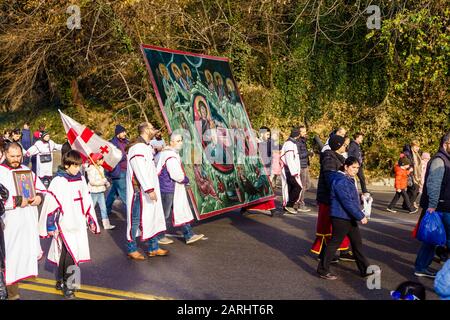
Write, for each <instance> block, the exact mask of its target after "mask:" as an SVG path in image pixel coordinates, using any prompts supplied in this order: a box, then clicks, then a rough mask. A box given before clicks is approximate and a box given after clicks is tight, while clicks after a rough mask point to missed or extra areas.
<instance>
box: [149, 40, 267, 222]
mask: <svg viewBox="0 0 450 320" xmlns="http://www.w3.org/2000/svg"><path fill="white" fill-rule="evenodd" d="M141 50H142V53H143V55H144V59H145V62H146V64H147V68H148V71H149V74H150V78H151V81H152V84H153V88H154V90H155V93H156V97H157V99H158V103H159V106H160V108H161V111H162V114H163V116H164V120H165V122H166V125H167V127H168V129H169V132H177V133H180V134H182V135H183V141H184V144H183V148H182V150H181V151H180V155H181V158H182V162H183V167H184V170H185V173H186V175H187V176H188V178H189V180H190V184H189V186H188V188H187V190H188V193H189V196H190V199H191V204H192V206H193V208H194V210H195V213H196V215H197V218H198V219H200V220H201V219H205V218H208V217H211V216H215V215H218V214H220V213H224V212H227V211H231V210H234V209H238V208H241V207H243V206H247V205H249V204H257V203H260V202H264V201H267V200H271V199H273V198H274V193H273V190H272V187H271V184H270V181H269V177H268V176H267V175H266V173H265V169H264V167H263V165H262V161H261V158H260V157H259V155H258V152H257V149H258V147H257V141H256V137H255V135H254V133H253V130H252V127H251V125H250V121H249V119H248V115H247V112H246V111H245V108H244V104H243V102H242V99H241V96H240V94H239V90H238V88H237V86H236V82H235V81H234V79H233V76H232V73H231V68H230V63H229V61H228V59H227V58H220V57H212V56H205V55H199V54H193V53H187V52H181V51H175V50H169V49H164V48H159V47H154V46H147V45H142V46H141ZM175 201H176V199H175Z"/></svg>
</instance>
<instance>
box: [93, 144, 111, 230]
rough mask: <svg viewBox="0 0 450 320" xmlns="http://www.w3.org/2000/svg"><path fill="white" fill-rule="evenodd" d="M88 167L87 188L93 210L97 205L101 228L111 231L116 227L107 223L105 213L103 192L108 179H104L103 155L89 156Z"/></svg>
mask: <svg viewBox="0 0 450 320" xmlns="http://www.w3.org/2000/svg"><path fill="white" fill-rule="evenodd" d="M90 157H91V159H90V163H89V166H88V167H87V168H86V173H87V177H88V181H89V182H88V188H89V192H90V193H91V197H92V202H93V207H92V208H93V209H94V208H95V205H96V204H97V203H98V206H99V208H100V214H101V217H102V223H103V228H105V229H106V230H112V229H114V228H115V227H116V226H113V225H111V223H110V222H109V218H108V214H107V213H106V202H105V191H106V188H108V187H109V182H108V179H106V178H105V170H104V169H103V167H102V165H103V161H104V160H103V155H102V154H101V153H93V154H91V156H90Z"/></svg>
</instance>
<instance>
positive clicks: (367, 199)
mask: <svg viewBox="0 0 450 320" xmlns="http://www.w3.org/2000/svg"><path fill="white" fill-rule="evenodd" d="M361 199H362V202H363V210H362V211H363V212H364V215H365V216H366V218H367V219H370V214H371V213H372V203H373V198H372V197H371V196H370V194H368V195H365V194H363V195H362V196H361Z"/></svg>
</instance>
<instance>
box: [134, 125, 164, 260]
mask: <svg viewBox="0 0 450 320" xmlns="http://www.w3.org/2000/svg"><path fill="white" fill-rule="evenodd" d="M138 133H139V137H138V138H137V139H136V141H134V142H132V143H130V144H129V145H128V146H127V151H128V152H127V156H128V157H127V175H126V179H127V180H126V182H127V240H128V243H127V254H128V257H129V258H130V259H133V260H138V261H139V260H145V257H144V256H143V255H142V254H141V253H140V252H139V251H138V247H137V241H136V238H137V237H138V236H139V235H140V238H141V241H146V242H147V243H148V251H147V256H149V257H155V256H166V255H167V254H168V253H169V250H164V249H161V248H160V247H159V243H158V240H159V237H158V235H159V234H160V233H162V232H164V231H166V222H165V219H164V211H163V206H162V201H161V193H160V187H159V180H158V175H157V172H156V166H155V162H154V159H153V149H152V147H151V146H150V141H151V139H152V138H153V137H154V136H155V133H156V130H155V128H154V127H153V125H152V124H151V123H149V122H144V123H141V124H140V125H139V126H138Z"/></svg>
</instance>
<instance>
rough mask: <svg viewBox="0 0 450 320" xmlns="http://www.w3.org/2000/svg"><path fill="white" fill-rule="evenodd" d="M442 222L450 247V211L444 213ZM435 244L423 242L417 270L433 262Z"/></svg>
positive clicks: (416, 264)
mask: <svg viewBox="0 0 450 320" xmlns="http://www.w3.org/2000/svg"><path fill="white" fill-rule="evenodd" d="M442 223H443V224H444V228H445V233H446V234H447V248H450V239H449V238H450V213H449V212H444V213H443V214H442ZM435 248H436V247H435V246H433V245H430V244H427V243H424V242H422V246H421V247H420V249H419V252H418V253H417V258H416V262H415V269H416V271H425V270H426V269H427V268H428V267H429V266H430V264H431V263H432V262H433V258H434V255H435Z"/></svg>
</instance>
